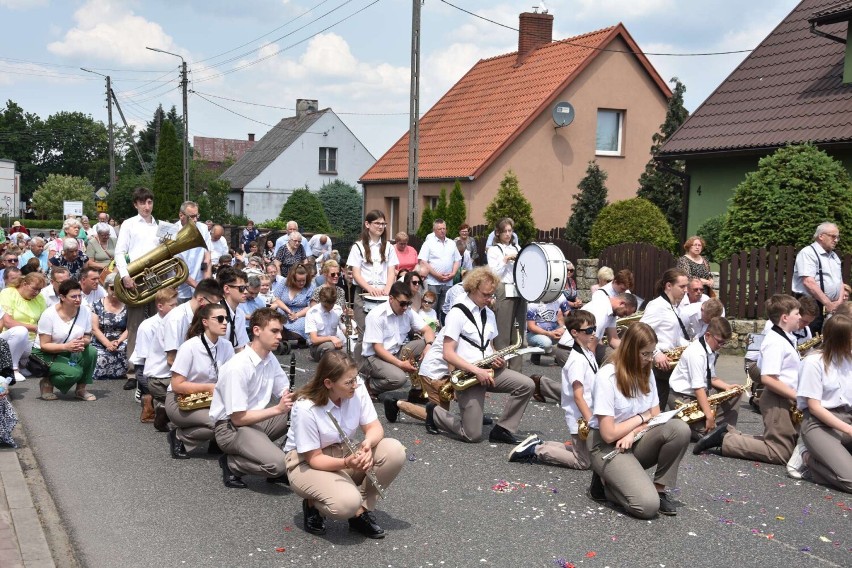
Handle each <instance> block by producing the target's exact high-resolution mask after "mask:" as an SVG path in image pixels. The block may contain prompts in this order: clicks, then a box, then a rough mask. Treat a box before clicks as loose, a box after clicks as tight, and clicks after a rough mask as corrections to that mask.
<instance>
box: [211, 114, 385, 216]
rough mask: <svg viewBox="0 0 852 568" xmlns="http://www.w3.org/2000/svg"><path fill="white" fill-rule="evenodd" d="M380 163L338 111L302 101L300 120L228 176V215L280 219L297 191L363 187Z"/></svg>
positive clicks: (275, 131) (277, 131) (261, 144)
mask: <svg viewBox="0 0 852 568" xmlns="http://www.w3.org/2000/svg"><path fill="white" fill-rule="evenodd" d="M375 162H376V159H375V158H374V157H373V155H372V154H370V152H369V151H367V148H365V147H364V145H363V144H361V142H360V141H359V140H358V138H357V137H356V136H355V135H354V134H353V133H352V131H351V130H349V128H348V127H347V126H346V125H345V124H344V123H343V121H342V120H340V117H338V116H337V115H336V114H334V111H332V110H331V109H330V108H327V109H323V110H318V105H317V101H315V100H308V99H298V100H297V101H296V116H293V117H289V118H285V119H283V120H281V122H279V123H278V124H276V125H275V126H274V127H273V128H272V129H271V130H270V131H269V132H267V133H266V135H265V136H264V137H263V138H261V139H260V140H259V141H258V142H257V143H256V144H255V145H254V146H253V147H252V148H251V149H250V150H248V151H247V152H246V153H245V154H244V155H243V156H242V157H241V158H240V159H239V160H238V161H237V162H236V163H235V164H234V165H233V166H231V167H230V168H228V169H227V170H225V173H223V174H222V176H221V177H222V179H225V180H227V181H229V182H230V184H231V191H230V193H229V194H228V212H229V213H231V214H234V215H244V216H246V217H248V218H249V219H251V220H253V221H255V222H262V221H266V220H268V219H274V218H276V217H277V216H278V213H279V212H280V211H281V206H282V205H284V203H285V202H286V201H287V198H288V197H289V196H290V195H291V194H292V193H293V191H294V190H296V189H300V188H304V187H305V186H308V187H309V188H310V189H311V190H312V191H318V190H319V189H320V188H321V187H322V186H323V184H325V183H328V182H332V181H334V180H336V179H340V180H343V181H345V182H347V183H350V184H357V181H358V178H359V177H360V175H361V174H362V173H363V172H365V171H367V170H368V169H369V168H370V167H371V166H372V165H373V164H374V163H375ZM359 189H361V188H360V187H359Z"/></svg>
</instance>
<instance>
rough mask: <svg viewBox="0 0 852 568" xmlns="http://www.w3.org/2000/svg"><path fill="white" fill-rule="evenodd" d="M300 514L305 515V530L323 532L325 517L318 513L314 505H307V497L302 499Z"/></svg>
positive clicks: (315, 532)
mask: <svg viewBox="0 0 852 568" xmlns="http://www.w3.org/2000/svg"><path fill="white" fill-rule="evenodd" d="M302 514H303V515H304V516H305V521H304V522H305V524H304V527H305V532H309V533H311V534H325V519H324V518H323V517H322V515H320V514H319V511H317V509H316V507H311V506H310V505H308V500H307V499H302Z"/></svg>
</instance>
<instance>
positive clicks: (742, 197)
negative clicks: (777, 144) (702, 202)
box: [716, 144, 852, 258]
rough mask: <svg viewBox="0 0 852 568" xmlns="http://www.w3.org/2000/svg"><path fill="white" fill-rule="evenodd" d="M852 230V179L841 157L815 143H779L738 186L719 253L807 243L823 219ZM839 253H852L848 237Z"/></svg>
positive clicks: (728, 253)
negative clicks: (781, 146) (840, 160)
mask: <svg viewBox="0 0 852 568" xmlns="http://www.w3.org/2000/svg"><path fill="white" fill-rule="evenodd" d="M825 221H830V222H833V223H834V224H836V225H837V226H838V228H839V229H840V234H841V235H842V234H844V233H845V232H846V231H849V230H852V184H851V183H850V180H849V174H848V173H847V171H846V169H845V168H844V167H843V164H841V163H840V162H839V161H837V160H835V159H834V158H832V157H831V156H829V155H828V154H826V153H825V152H823V151H822V150H820V149H818V148H816V147H815V146H812V145H810V144H801V145H791V146H786V147H784V148H779V149H778V150H776V151H775V152H774V153H772V154H770V155H769V156H766V157H764V158H761V160H760V162H758V169H757V171H755V172H751V173H749V174H748V175H747V176H746V179H745V180H744V181H743V182H742V183H740V184H739V185H738V186H737V188H736V190H735V191H734V197H733V198H732V199H731V202H730V207H729V209H728V214H727V216H726V217H725V223H724V226H723V227H722V231H721V234H720V236H719V249H718V251H717V253H716V258H727V257H728V256H730V255H732V254H734V253H736V252H739V251H742V250H748V249H750V248H753V247H768V246H771V245H793V246H797V247H801V246H805V245H807V244H808V243H810V242H812V240H813V233H814V229H815V228H816V227H817V225H819V224H820V223H822V222H825ZM837 248H838V249H839V252H841V253H843V252H850V251H852V246H851V245H850V244H849V242H848V241H844V240H841V241H840V242H839V243H838V247H837Z"/></svg>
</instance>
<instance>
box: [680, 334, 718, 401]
mask: <svg viewBox="0 0 852 568" xmlns="http://www.w3.org/2000/svg"><path fill="white" fill-rule="evenodd" d="M702 337H704V336H703V335H702ZM704 343H705V345H701V341H699V340H696V341H693V342H692V343H690V344H689V347H687V348H686V349H685V350H684V351H683V353H682V354H681V356H680V361H678V362H677V366H675V369H674V371H672V376H671V378H669V386H670V387H671V390H672V392H676V393H678V394H685V395H688V396H692V397H694V396H695V391H696V389H705V390H706V389H707V369H708V368H709V369H710V377H711V378H713V377H715V376H716V354H715V353H712V352H711V351H710V348H709V347H707V346H706V343H707V342H706V341H705V342H704Z"/></svg>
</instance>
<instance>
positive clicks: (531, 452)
mask: <svg viewBox="0 0 852 568" xmlns="http://www.w3.org/2000/svg"><path fill="white" fill-rule="evenodd" d="M539 444H541V440H539V439H538V436H536V435H535V434H533V435H531V436H527V439H526V440H524V441H523V442H521V443H520V444H518V445H517V446H515V447H514V448H512V451H511V452H509V461H510V462H524V463H535V462H536V461H538V460H537V459H536V457H535V449H536V448H537V447H538V445H539Z"/></svg>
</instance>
